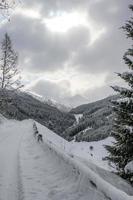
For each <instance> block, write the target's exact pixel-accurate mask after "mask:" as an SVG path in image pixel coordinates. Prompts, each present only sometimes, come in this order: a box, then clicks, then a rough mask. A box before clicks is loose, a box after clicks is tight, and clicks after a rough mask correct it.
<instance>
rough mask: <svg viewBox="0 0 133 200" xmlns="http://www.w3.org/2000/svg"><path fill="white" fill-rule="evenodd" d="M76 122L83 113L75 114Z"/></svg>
mask: <svg viewBox="0 0 133 200" xmlns="http://www.w3.org/2000/svg"><path fill="white" fill-rule="evenodd" d="M74 116H75V118H76V122H77V123H79V120H80V118H82V117H83V114H75V115H74Z"/></svg>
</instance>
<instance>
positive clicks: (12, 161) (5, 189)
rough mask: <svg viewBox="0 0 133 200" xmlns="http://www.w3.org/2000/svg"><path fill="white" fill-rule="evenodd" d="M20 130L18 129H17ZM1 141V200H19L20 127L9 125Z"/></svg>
mask: <svg viewBox="0 0 133 200" xmlns="http://www.w3.org/2000/svg"><path fill="white" fill-rule="evenodd" d="M17 128H18V129H17ZM2 132H4V134H3V135H5V136H3V137H2V139H1V140H0V200H18V195H19V194H18V150H19V146H20V141H21V137H22V132H20V126H19V127H16V126H14V123H11V124H10V123H9V124H8V127H6V131H4V130H0V134H1V133H2Z"/></svg>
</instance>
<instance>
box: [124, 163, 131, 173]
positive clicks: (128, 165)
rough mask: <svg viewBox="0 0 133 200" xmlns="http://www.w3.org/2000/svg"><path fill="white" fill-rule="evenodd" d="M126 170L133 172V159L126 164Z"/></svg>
mask: <svg viewBox="0 0 133 200" xmlns="http://www.w3.org/2000/svg"><path fill="white" fill-rule="evenodd" d="M125 172H126V173H133V161H130V162H129V163H128V164H127V165H126V166H125Z"/></svg>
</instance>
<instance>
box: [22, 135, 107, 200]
mask: <svg viewBox="0 0 133 200" xmlns="http://www.w3.org/2000/svg"><path fill="white" fill-rule="evenodd" d="M20 162H21V176H22V177H23V178H22V184H23V190H24V200H34V199H37V200H86V199H88V200H108V198H106V197H105V195H104V194H103V193H102V192H100V191H98V190H97V189H96V188H95V185H93V184H91V183H88V182H86V183H85V182H84V177H80V176H79V174H78V173H77V172H76V169H74V168H73V167H72V166H70V165H69V164H67V163H66V162H64V161H63V159H60V158H59V157H58V156H57V155H56V154H55V153H54V152H53V151H52V149H50V148H49V147H48V146H47V144H42V145H41V144H38V143H37V142H36V141H35V139H34V138H33V136H31V135H29V137H28V138H27V137H26V135H25V138H24V139H23V142H22V145H21V151H20Z"/></svg>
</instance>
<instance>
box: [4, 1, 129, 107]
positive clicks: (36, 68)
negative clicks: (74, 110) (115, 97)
mask: <svg viewBox="0 0 133 200" xmlns="http://www.w3.org/2000/svg"><path fill="white" fill-rule="evenodd" d="M130 3H132V1H131V0H22V3H21V4H20V6H18V7H17V8H16V10H15V11H14V13H13V15H12V17H11V21H10V22H5V21H4V23H3V24H2V25H1V27H0V38H2V37H3V35H4V33H5V32H8V33H9V35H10V36H11V39H12V41H13V44H14V47H15V49H16V50H17V51H18V52H19V66H20V67H21V69H22V75H23V80H24V82H25V84H26V87H25V88H26V89H28V90H32V91H33V92H36V93H37V94H40V95H43V96H45V97H47V98H53V99H55V100H57V101H60V102H65V103H72V104H75V105H77V104H81V103H84V102H86V101H87V102H91V101H94V100H98V99H101V98H104V97H106V96H108V95H110V94H113V91H112V89H110V87H109V86H110V85H117V84H121V80H120V79H119V78H118V77H117V76H116V75H115V74H114V72H122V71H124V70H127V67H126V66H125V64H124V62H123V60H122V56H123V54H124V52H125V50H126V49H127V48H128V47H129V45H130V43H129V42H130V41H128V40H127V39H126V38H125V35H124V33H123V31H122V30H120V29H119V27H120V26H122V25H123V24H124V22H125V21H126V20H127V19H129V17H130V15H131V13H130V12H129V9H128V5H129V4H130Z"/></svg>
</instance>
